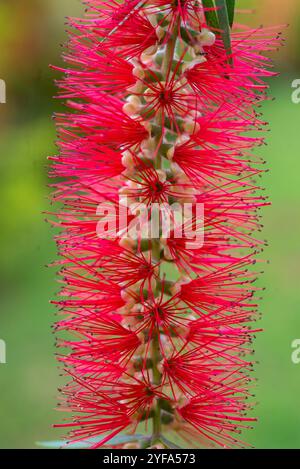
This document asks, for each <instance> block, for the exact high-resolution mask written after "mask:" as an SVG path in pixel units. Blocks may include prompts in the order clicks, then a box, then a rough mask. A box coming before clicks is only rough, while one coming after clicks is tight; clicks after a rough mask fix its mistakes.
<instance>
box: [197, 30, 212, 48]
mask: <svg viewBox="0 0 300 469" xmlns="http://www.w3.org/2000/svg"><path fill="white" fill-rule="evenodd" d="M197 41H198V42H199V43H200V44H201V46H213V45H214V43H215V42H216V35H215V34H214V33H213V32H212V31H209V29H206V28H203V29H202V31H201V33H200V34H199V35H198V36H197Z"/></svg>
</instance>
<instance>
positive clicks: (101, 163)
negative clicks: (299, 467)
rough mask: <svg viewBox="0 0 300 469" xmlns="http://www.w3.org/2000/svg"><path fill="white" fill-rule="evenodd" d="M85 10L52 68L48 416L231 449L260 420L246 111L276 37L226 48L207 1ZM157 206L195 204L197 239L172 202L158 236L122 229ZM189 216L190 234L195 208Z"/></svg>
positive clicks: (259, 36)
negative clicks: (53, 352) (54, 207)
mask: <svg viewBox="0 0 300 469" xmlns="http://www.w3.org/2000/svg"><path fill="white" fill-rule="evenodd" d="M85 3H86V4H87V6H88V9H87V14H86V17H85V19H70V20H69V25H70V28H71V31H70V41H69V44H68V50H67V52H65V54H64V56H63V57H64V60H65V62H66V67H65V69H61V68H56V69H57V70H60V71H61V70H63V71H64V72H65V76H64V78H63V79H60V80H59V81H58V82H57V85H58V88H59V97H60V98H62V99H64V100H66V105H67V107H68V111H67V112H66V113H63V114H58V115H56V124H57V128H58V147H59V154H58V155H56V156H53V157H51V158H50V159H51V161H52V166H51V171H50V176H51V178H54V179H55V178H57V179H56V180H54V181H53V183H52V187H53V201H55V202H59V204H60V209H59V212H58V214H57V218H56V221H54V222H53V224H54V225H55V226H58V227H60V228H61V229H62V230H61V233H60V234H59V235H58V236H57V237H56V241H57V246H58V250H59V254H60V256H61V259H60V261H59V262H58V263H57V264H58V265H60V266H61V271H60V274H59V281H60V283H62V285H63V286H62V289H61V292H60V298H59V299H58V300H57V301H54V303H55V304H57V305H58V306H59V308H60V313H61V314H62V315H63V317H62V318H61V320H60V321H59V322H58V323H57V324H56V326H55V329H56V330H57V331H59V333H61V332H64V334H63V338H61V339H60V340H59V341H58V346H59V347H62V348H66V347H67V348H68V349H69V353H67V354H66V353H65V352H64V353H59V354H58V360H59V362H60V364H61V365H62V366H63V369H64V370H65V373H66V375H67V376H68V377H69V379H70V383H69V384H68V385H67V386H66V387H64V389H63V390H62V402H61V407H60V408H61V409H62V410H68V411H70V412H71V417H70V419H69V420H67V421H65V422H63V423H62V424H60V425H59V426H62V427H66V428H68V429H69V428H71V430H70V434H69V437H70V438H71V440H72V441H81V440H86V439H89V438H90V437H94V440H93V442H94V443H93V447H94V448H98V447H100V446H102V445H109V444H110V439H111V438H112V437H114V436H116V435H118V434H119V433H120V432H123V433H124V432H125V433H129V434H133V433H134V432H135V430H136V429H137V426H138V425H139V424H144V425H145V428H146V431H147V432H148V433H149V432H150V430H151V425H149V422H150V421H153V431H152V435H151V436H150V437H149V441H148V443H149V444H148V446H150V447H151V445H152V446H153V445H154V446H157V445H158V447H161V446H159V445H161V440H160V438H161V435H163V434H164V433H168V435H170V439H172V434H176V435H177V438H179V439H180V440H181V442H182V444H183V445H184V444H187V445H190V444H191V442H192V443H193V445H194V446H196V447H198V446H201V447H203V446H209V447H211V446H222V447H229V448H231V447H243V446H245V443H243V441H242V440H241V438H240V437H239V434H240V432H241V431H242V430H244V429H246V428H250V427H251V426H252V423H253V421H254V420H255V419H254V418H250V417H248V416H247V411H248V410H249V409H250V408H251V404H249V402H251V400H250V401H248V398H249V397H251V393H250V388H251V386H252V378H251V371H252V369H253V363H252V360H251V357H250V354H251V353H252V341H253V338H254V336H255V333H256V332H258V330H257V329H254V328H251V323H252V322H253V321H254V320H255V319H256V318H257V316H258V314H257V304H258V299H259V294H260V292H259V288H257V287H256V286H255V285H254V282H255V279H256V277H257V272H256V270H257V269H256V266H255V265H258V259H257V258H256V256H257V254H258V253H259V252H260V251H261V250H262V248H263V246H264V242H262V241H260V240H258V239H257V234H256V233H257V231H259V230H260V229H261V221H260V214H259V211H260V209H261V208H262V207H264V206H266V205H268V203H269V202H268V200H267V198H266V197H264V196H262V195H261V193H260V189H261V188H260V187H259V185H258V183H257V182H256V177H257V176H258V175H260V174H261V173H262V172H263V171H264V168H263V164H264V162H263V161H262V160H260V159H259V158H258V157H255V156H254V155H253V153H252V151H253V149H254V148H255V147H257V146H259V145H262V144H263V142H264V139H263V137H262V136H261V135H260V133H261V132H262V131H263V130H264V128H265V126H266V123H265V122H264V121H263V120H262V118H261V116H260V114H259V113H258V111H257V108H256V106H257V105H258V104H260V103H261V102H262V101H263V100H265V99H268V98H267V94H266V92H267V85H266V83H265V81H264V79H265V78H269V77H270V76H273V75H274V72H273V71H272V69H271V62H270V60H269V59H268V58H266V57H265V56H264V55H263V53H264V52H269V51H272V50H275V49H276V48H277V47H278V46H279V45H280V42H281V38H280V35H278V34H277V33H276V31H275V30H274V29H273V28H269V29H266V30H264V29H257V30H252V29H250V28H247V27H246V26H240V25H234V27H233V30H232V53H231V55H230V56H228V53H226V51H225V49H224V45H223V41H222V37H221V34H220V31H216V30H215V31H214V32H212V31H210V30H209V28H208V25H207V24H206V20H205V15H204V9H203V7H202V5H201V2H194V1H185V2H181V1H178V2H169V1H167V0H149V1H146V2H140V1H138V0H124V1H122V2H121V3H120V2H117V1H114V0H108V1H106V2H103V1H102V0H88V1H86V2H85ZM250 131H255V132H256V134H255V136H251V135H250V134H249V132H250ZM155 204H164V206H168V207H169V206H171V205H172V204H177V209H178V206H179V207H183V206H184V205H185V204H190V206H193V205H197V204H203V205H204V215H203V225H204V245H199V246H195V247H191V244H190V241H191V239H190V235H189V234H186V233H185V232H183V233H182V236H180V237H176V236H175V234H176V230H177V228H178V213H177V212H176V211H173V212H171V209H170V212H168V215H170V214H171V215H170V220H169V221H170V223H171V227H170V230H169V233H168V236H167V238H164V237H163V236H162V233H161V232H159V233H158V234H157V235H156V236H152V238H151V239H148V238H147V239H146V238H145V236H144V234H143V233H144V232H143V231H142V230H141V231H140V232H138V236H137V237H136V238H134V237H133V238H132V237H130V236H129V235H124V233H123V232H122V230H124V226H123V225H122V220H123V219H122V213H123V212H124V210H125V211H126V215H127V223H128V224H129V225H130V224H131V226H132V227H133V228H134V230H133V231H135V232H136V230H137V226H138V224H136V225H135V224H134V223H135V222H136V221H137V220H138V216H139V214H140V212H141V210H142V209H143V210H146V214H147V216H146V219H145V220H144V223H146V222H148V221H149V220H150V218H151V214H152V208H153V207H154V206H155ZM99 207H100V208H101V211H99ZM111 210H112V211H111ZM106 212H107V213H110V214H112V215H110V216H107V215H105V213H106ZM186 213H187V215H186V214H185V215H184V217H185V219H187V225H188V226H189V228H190V229H192V228H193V227H194V226H195V224H196V222H197V221H198V220H197V216H196V215H195V212H194V211H193V210H192V209H190V212H186ZM99 222H100V223H103V225H104V226H106V225H107V227H108V228H107V236H106V237H103V236H99V226H100V225H99ZM105 224H106V225H105ZM120 225H121V228H120ZM101 226H102V225H101ZM258 270H260V269H258ZM66 331H67V332H68V336H67V337H66V334H65V332H66ZM168 438H169V436H168ZM136 446H137V447H138V442H137V443H136Z"/></svg>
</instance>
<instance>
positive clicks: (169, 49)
mask: <svg viewBox="0 0 300 469" xmlns="http://www.w3.org/2000/svg"><path fill="white" fill-rule="evenodd" d="M179 26H180V18H178V20H177V21H176V24H175V25H174V28H173V31H171V32H170V39H169V41H168V43H167V45H166V51H165V56H164V59H163V62H162V66H161V73H162V77H163V80H164V81H166V79H167V75H168V73H172V72H171V66H172V62H173V59H174V53H175V47H176V40H177V35H178V29H179ZM157 124H158V125H160V127H161V134H160V137H158V139H157V140H158V142H159V141H160V140H161V143H163V142H162V138H163V128H162V119H161V115H160V116H159V118H158V119H157ZM155 167H156V169H161V167H162V157H161V154H160V152H158V154H157V159H156V164H155ZM152 256H153V260H155V261H160V240H159V239H154V240H152ZM157 293H158V294H159V289H157ZM151 351H152V353H151V358H152V371H153V384H154V385H155V386H159V385H160V384H161V374H160V371H159V370H158V364H159V362H160V360H161V354H160V344H159V329H158V328H155V329H154V331H153V338H152V346H151ZM160 433H161V408H160V403H159V401H158V400H157V402H156V405H155V407H154V412H153V434H152V444H155V443H156V442H157V441H159V437H160Z"/></svg>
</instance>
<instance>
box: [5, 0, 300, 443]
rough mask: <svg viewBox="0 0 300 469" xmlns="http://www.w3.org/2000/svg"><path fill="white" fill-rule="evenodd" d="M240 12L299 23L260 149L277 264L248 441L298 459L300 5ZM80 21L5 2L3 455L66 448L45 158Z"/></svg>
mask: <svg viewBox="0 0 300 469" xmlns="http://www.w3.org/2000/svg"><path fill="white" fill-rule="evenodd" d="M237 4H238V6H239V8H241V9H244V10H245V9H250V8H253V9H255V12H254V14H253V16H252V17H251V18H250V17H249V18H248V19H249V20H251V21H252V22H253V24H257V25H258V24H261V23H265V24H267V25H268V24H274V23H275V24H284V23H289V24H290V27H289V29H288V30H287V32H286V38H287V44H286V47H285V48H284V49H283V50H282V51H281V52H280V53H279V54H278V55H277V56H276V67H277V69H279V70H280V72H281V77H280V78H276V79H274V80H273V81H272V88H271V89H272V94H273V96H274V97H275V98H276V100H275V101H274V102H269V103H267V104H266V105H265V106H264V115H265V118H266V119H268V120H269V121H270V124H271V129H272V132H271V133H270V134H269V135H268V146H267V147H264V148H263V150H262V151H263V155H264V157H265V158H266V159H267V160H268V162H269V167H270V169H271V171H270V173H268V175H267V176H266V177H265V180H264V183H265V185H266V186H267V190H268V193H269V194H270V196H271V199H272V202H273V206H272V207H271V208H268V209H267V210H265V212H264V223H265V229H264V233H263V236H264V237H265V238H267V239H268V240H269V242H270V247H269V248H268V249H267V250H266V253H265V256H266V257H267V258H269V259H271V263H270V265H268V266H267V267H266V269H265V274H264V276H263V278H262V279H261V283H262V284H264V285H266V286H267V290H266V292H265V295H264V300H263V302H262V305H261V309H262V312H263V314H264V316H263V320H262V321H261V324H260V325H261V326H262V327H263V328H264V329H265V332H264V333H263V334H260V336H259V338H258V339H257V342H256V350H257V353H256V358H257V360H258V361H259V365H258V366H257V369H256V376H257V378H258V385H257V393H256V394H257V401H258V405H257V407H256V409H255V410H256V412H255V413H256V415H258V416H259V422H258V424H257V425H256V426H255V430H254V431H252V432H251V433H250V434H248V435H247V440H248V441H250V442H251V443H253V444H254V445H255V446H256V447H258V448H300V404H299V397H300V393H299V390H300V364H299V365H296V364H293V363H292V360H291V353H292V348H291V343H292V341H293V340H294V339H296V338H300V285H299V283H300V282H299V279H300V276H299V273H300V272H299V270H300V247H299V240H300V219H299V206H300V176H299V174H300V104H299V105H296V104H293V103H292V101H291V93H292V88H291V83H292V81H293V80H294V79H297V78H299V79H300V54H299V48H300V2H299V0H285V1H284V2H282V1H281V0H252V1H250V0H249V1H248V0H237ZM82 11H83V8H82V6H81V4H80V0H26V1H20V0H0V51H1V52H0V78H1V79H4V80H5V81H6V84H7V104H0V168H1V171H0V207H1V208H0V210H1V216H0V224H1V230H0V250H1V257H0V260H1V263H0V277H1V279H0V289H1V302H0V309H1V314H0V339H4V340H5V341H6V344H7V364H5V365H4V364H1V365H0V383H1V386H0V389H1V397H0V447H1V448H34V447H36V446H35V442H36V441H38V440H53V439H57V437H58V432H57V431H55V430H53V429H52V428H51V424H52V423H53V422H57V421H59V420H60V418H61V416H60V415H59V414H58V413H57V412H56V411H55V410H54V408H55V405H56V394H57V391H56V389H57V387H58V385H59V380H60V378H59V373H58V370H57V367H56V363H55V359H54V352H55V349H54V337H53V336H52V334H51V330H50V325H51V323H53V321H54V320H55V316H54V313H55V311H54V308H53V307H52V306H51V305H50V304H49V298H51V297H53V295H54V294H55V291H56V288H57V287H56V283H55V272H54V270H53V269H47V268H46V267H44V266H45V264H47V263H49V262H50V261H51V260H53V259H54V257H55V247H54V243H53V241H52V231H51V228H50V226H49V225H48V224H46V223H45V222H44V215H43V214H42V212H43V211H46V210H48V209H49V205H48V200H47V196H48V188H47V184H48V180H47V168H46V165H47V160H46V157H47V155H49V154H53V153H55V146H54V143H53V142H54V140H55V131H54V127H53V124H52V122H51V115H52V113H53V112H54V110H58V109H59V104H58V102H57V101H55V100H53V99H52V96H53V95H54V93H55V91H54V86H53V78H54V74H53V72H51V71H50V70H49V69H48V64H49V63H55V64H59V63H60V59H59V55H60V44H61V43H63V42H64V41H65V40H66V33H65V24H64V23H65V16H68V15H69V16H76V15H79V14H80V13H81V12H82Z"/></svg>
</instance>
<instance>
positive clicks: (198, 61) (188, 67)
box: [182, 55, 207, 72]
mask: <svg viewBox="0 0 300 469" xmlns="http://www.w3.org/2000/svg"><path fill="white" fill-rule="evenodd" d="M205 62H207V60H206V58H205V57H204V56H203V55H201V56H200V57H197V58H196V59H194V60H192V61H191V62H187V63H185V64H184V65H183V67H182V71H183V72H185V71H186V70H191V69H192V68H194V67H196V65H201V64H204V63H205Z"/></svg>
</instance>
